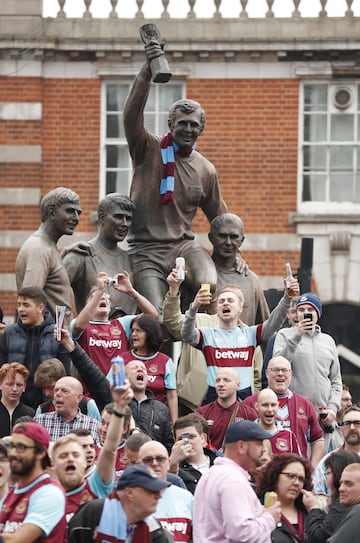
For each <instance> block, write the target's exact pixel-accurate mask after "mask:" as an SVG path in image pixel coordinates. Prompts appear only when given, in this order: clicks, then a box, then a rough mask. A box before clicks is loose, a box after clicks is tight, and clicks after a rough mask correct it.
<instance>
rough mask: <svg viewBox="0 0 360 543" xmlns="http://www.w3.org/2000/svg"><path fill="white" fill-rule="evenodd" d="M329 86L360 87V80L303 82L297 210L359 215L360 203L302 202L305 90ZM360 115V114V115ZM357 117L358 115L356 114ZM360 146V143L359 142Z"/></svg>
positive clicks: (299, 127) (301, 84)
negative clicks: (312, 86)
mask: <svg viewBox="0 0 360 543" xmlns="http://www.w3.org/2000/svg"><path fill="white" fill-rule="evenodd" d="M316 84H319V85H327V86H328V87H329V88H330V87H331V86H333V85H343V86H344V87H345V86H348V85H352V86H353V85H355V86H357V87H359V86H360V82H359V81H358V80H350V81H349V80H345V79H344V80H329V79H317V80H316V81H314V79H309V80H303V81H301V82H300V88H299V122H298V182H297V209H298V212H299V213H300V214H337V215H346V214H348V213H359V212H360V202H359V203H355V202H326V201H313V202H312V201H308V202H303V201H302V191H303V148H304V139H303V137H304V119H305V113H304V94H305V93H304V88H305V85H316ZM330 100H331V97H330V92H329V93H328V109H327V115H330V107H329V105H330ZM359 114H360V113H359ZM355 116H356V113H355ZM359 144H360V142H359Z"/></svg>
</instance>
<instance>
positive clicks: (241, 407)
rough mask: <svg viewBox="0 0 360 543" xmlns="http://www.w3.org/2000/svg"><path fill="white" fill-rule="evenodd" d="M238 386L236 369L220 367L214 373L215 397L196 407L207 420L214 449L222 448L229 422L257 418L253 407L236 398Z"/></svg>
mask: <svg viewBox="0 0 360 543" xmlns="http://www.w3.org/2000/svg"><path fill="white" fill-rule="evenodd" d="M239 387H240V380H239V377H238V374H237V373H236V371H235V370H233V369H232V368H221V369H220V370H219V371H218V372H217V374H216V384H215V390H216V395H217V399H216V400H215V401H214V402H210V403H208V404H206V405H202V406H201V407H199V408H198V409H197V412H198V413H200V415H202V416H203V417H204V418H205V419H206V420H207V423H208V425H209V437H210V441H211V444H212V446H213V447H215V449H218V450H222V449H223V441H224V435H225V431H226V428H227V427H228V426H229V424H231V423H233V422H238V421H239V420H244V419H247V420H255V419H256V418H257V413H256V411H255V409H253V408H252V407H250V406H247V405H245V404H244V403H242V402H239V400H238V399H237V390H238V388H239Z"/></svg>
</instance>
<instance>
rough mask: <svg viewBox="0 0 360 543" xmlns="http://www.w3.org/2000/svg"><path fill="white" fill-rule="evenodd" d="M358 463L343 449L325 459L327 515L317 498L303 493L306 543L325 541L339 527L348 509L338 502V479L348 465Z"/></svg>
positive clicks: (351, 454) (353, 454)
mask: <svg viewBox="0 0 360 543" xmlns="http://www.w3.org/2000/svg"><path fill="white" fill-rule="evenodd" d="M358 462H360V458H359V456H358V455H357V454H356V453H354V452H350V451H345V450H344V449H339V450H337V451H334V452H333V453H332V454H331V455H330V456H328V457H327V458H326V459H325V462H324V464H325V476H326V478H327V485H328V487H329V490H330V496H331V497H330V509H329V512H328V513H326V512H325V511H324V510H323V509H322V508H321V502H320V501H319V497H317V496H316V495H314V494H312V493H311V492H304V496H303V501H304V505H305V507H306V509H307V511H308V514H307V517H306V521H305V526H306V532H307V536H308V543H323V542H324V541H327V539H328V538H329V537H330V536H332V534H333V533H334V532H335V530H336V529H337V527H338V526H339V524H340V522H341V521H342V519H343V517H344V515H345V514H346V513H347V511H348V507H347V506H346V505H342V504H341V503H340V502H339V486H340V477H341V474H342V472H343V469H344V468H345V467H346V466H347V465H348V464H354V463H358Z"/></svg>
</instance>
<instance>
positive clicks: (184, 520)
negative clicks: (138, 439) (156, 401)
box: [138, 441, 193, 543]
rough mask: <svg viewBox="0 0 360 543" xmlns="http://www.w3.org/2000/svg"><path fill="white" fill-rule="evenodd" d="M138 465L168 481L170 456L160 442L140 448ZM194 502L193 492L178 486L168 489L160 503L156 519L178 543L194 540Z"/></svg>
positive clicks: (150, 442) (146, 444) (155, 515)
mask: <svg viewBox="0 0 360 543" xmlns="http://www.w3.org/2000/svg"><path fill="white" fill-rule="evenodd" d="M138 463H140V464H144V465H145V466H147V467H148V468H149V469H150V470H151V471H152V472H153V473H154V474H155V475H156V476H157V477H159V479H162V480H163V481H166V480H167V473H168V470H169V466H170V460H169V454H168V451H167V450H166V448H165V447H164V445H162V444H161V443H160V442H159V441H148V442H147V443H144V444H143V445H142V446H141V447H140V449H139V458H138ZM192 502H193V496H192V494H191V492H189V491H188V490H186V489H184V488H180V487H178V486H176V485H171V486H169V487H168V488H166V489H165V490H164V492H163V494H162V495H161V498H160V500H159V501H158V504H157V508H156V511H155V513H154V517H155V518H156V519H157V520H158V521H159V522H160V523H161V525H162V527H163V528H165V529H166V530H168V531H169V532H170V533H171V534H172V536H173V537H174V541H176V542H177V543H187V542H188V541H191V540H192Z"/></svg>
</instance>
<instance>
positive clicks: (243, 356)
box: [182, 279, 299, 403]
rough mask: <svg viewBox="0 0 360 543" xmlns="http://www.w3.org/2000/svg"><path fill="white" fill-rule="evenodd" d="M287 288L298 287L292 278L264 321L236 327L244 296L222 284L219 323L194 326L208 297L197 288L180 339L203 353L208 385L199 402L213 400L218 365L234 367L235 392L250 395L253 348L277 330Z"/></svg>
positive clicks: (286, 306) (287, 298)
mask: <svg viewBox="0 0 360 543" xmlns="http://www.w3.org/2000/svg"><path fill="white" fill-rule="evenodd" d="M290 289H292V290H295V291H296V292H298V291H299V284H298V282H297V280H296V279H294V280H293V281H292V282H291V283H290V285H289V286H287V287H286V289H285V293H284V296H283V298H282V299H281V300H280V302H279V303H278V305H277V306H276V307H275V309H273V311H272V312H271V314H270V316H269V318H268V319H267V320H266V321H265V322H263V323H261V324H257V325H255V326H248V327H245V328H240V327H239V319H240V316H241V313H242V309H243V305H244V296H243V295H242V292H241V291H240V290H239V289H238V288H236V289H232V288H231V287H225V288H224V289H223V290H222V291H220V294H219V297H218V301H217V316H218V318H219V325H218V326H214V327H200V328H197V327H196V326H195V319H196V313H197V311H198V310H199V308H200V306H201V305H203V304H209V303H210V301H211V294H209V292H207V291H206V289H204V288H200V290H199V291H198V292H197V294H196V296H195V299H194V301H193V302H192V303H191V304H190V308H189V309H188V310H187V311H186V313H185V319H184V322H183V325H182V336H183V339H184V341H186V342H187V343H189V344H190V345H191V346H192V347H196V348H197V349H199V350H201V351H202V352H203V353H204V357H205V361H206V366H207V382H208V386H209V389H208V393H207V396H206V398H205V400H204V402H203V403H209V402H211V401H214V400H216V390H215V386H216V375H217V372H218V371H219V369H220V368H229V367H231V368H232V369H233V370H235V371H236V373H237V374H238V376H239V380H240V386H241V388H240V389H239V390H238V395H240V396H241V398H242V399H243V398H244V397H246V396H250V394H251V383H252V381H253V374H254V367H253V357H254V351H255V348H256V346H257V345H260V344H261V343H262V342H263V341H266V340H267V339H268V338H269V337H270V336H271V335H272V334H273V333H274V332H275V331H276V330H278V329H279V328H280V326H281V324H282V323H283V321H284V319H285V318H286V315H287V313H288V311H289V307H290V300H291V297H290V296H289V295H288V292H289V291H290Z"/></svg>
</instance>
